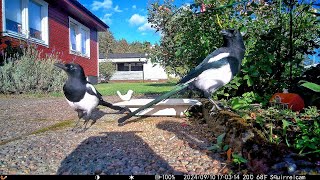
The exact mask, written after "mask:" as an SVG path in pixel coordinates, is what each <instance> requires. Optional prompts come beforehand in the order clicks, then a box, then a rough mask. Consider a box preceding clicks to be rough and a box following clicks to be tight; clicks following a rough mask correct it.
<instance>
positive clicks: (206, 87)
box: [118, 29, 245, 124]
mask: <svg viewBox="0 0 320 180" xmlns="http://www.w3.org/2000/svg"><path fill="white" fill-rule="evenodd" d="M221 34H222V36H223V45H222V47H220V48H218V49H216V50H215V51H213V52H212V53H211V54H209V55H208V56H207V57H206V58H205V59H204V60H203V61H202V62H201V63H200V64H199V65H198V66H197V67H195V68H194V69H193V70H191V71H190V72H189V73H188V74H187V75H186V76H185V77H184V78H182V79H181V80H180V81H179V82H178V84H177V86H176V87H175V88H174V89H173V90H171V91H170V92H168V93H166V94H164V95H162V96H160V97H158V98H156V99H155V100H153V101H151V102H150V103H148V104H146V105H144V106H142V107H140V108H138V109H137V110H135V111H133V112H131V113H129V114H127V115H126V116H124V117H122V118H120V119H119V120H118V123H120V124H121V123H123V122H124V121H125V120H127V119H129V118H130V117H132V116H134V115H135V114H137V113H139V112H140V111H142V110H144V109H146V108H149V107H151V106H152V105H154V104H156V103H158V102H160V101H162V100H164V99H167V98H168V97H170V96H171V95H173V94H175V93H177V92H179V91H181V90H183V89H185V88H187V87H189V86H194V87H196V88H197V89H199V90H201V91H202V92H203V93H204V95H205V97H206V98H208V99H209V100H210V102H212V103H213V104H214V107H216V108H218V109H220V108H219V107H218V106H217V105H216V103H215V102H214V101H213V100H212V99H211V94H212V93H213V92H215V91H217V90H218V89H219V88H221V87H223V86H224V85H226V84H227V83H229V82H230V81H231V80H232V79H233V77H234V76H235V75H236V74H237V73H238V72H239V71H240V66H241V62H242V59H243V58H244V54H245V46H244V42H243V39H242V35H241V33H240V32H239V31H238V30H235V29H228V30H222V31H221ZM213 109H214V108H213ZM213 109H211V111H212V110H213Z"/></svg>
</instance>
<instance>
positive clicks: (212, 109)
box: [208, 98, 222, 116]
mask: <svg viewBox="0 0 320 180" xmlns="http://www.w3.org/2000/svg"><path fill="white" fill-rule="evenodd" d="M208 99H209V101H210V102H211V103H212V104H213V107H212V108H211V110H210V111H209V112H210V116H212V115H214V114H215V110H219V111H221V110H222V109H221V108H220V107H219V106H218V105H217V103H216V102H214V101H213V100H212V99H211V98H208Z"/></svg>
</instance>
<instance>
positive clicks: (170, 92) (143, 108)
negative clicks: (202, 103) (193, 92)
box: [118, 83, 189, 123]
mask: <svg viewBox="0 0 320 180" xmlns="http://www.w3.org/2000/svg"><path fill="white" fill-rule="evenodd" d="M188 86H189V83H185V84H180V85H177V86H176V87H175V88H174V89H173V90H171V91H169V92H167V93H165V94H163V95H162V96H160V97H158V98H156V99H155V100H153V101H151V102H149V103H148V104H146V105H144V106H141V107H140V108H138V109H137V110H135V111H133V112H131V113H129V114H127V115H126V116H124V117H122V118H120V119H118V123H123V122H124V121H126V120H127V119H129V118H131V117H132V116H134V115H136V114H137V113H139V112H140V111H142V110H145V109H147V108H149V107H151V106H152V105H154V104H157V103H159V102H160V101H162V100H164V99H167V98H168V97H170V96H172V95H173V94H175V93H177V92H179V91H181V90H183V89H185V88H187V87H188Z"/></svg>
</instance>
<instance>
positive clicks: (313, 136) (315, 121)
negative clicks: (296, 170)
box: [294, 107, 320, 154]
mask: <svg viewBox="0 0 320 180" xmlns="http://www.w3.org/2000/svg"><path fill="white" fill-rule="evenodd" d="M301 117H303V119H301V118H297V126H298V127H299V129H300V131H301V133H300V134H298V136H297V137H296V138H295V145H294V146H295V148H296V149H298V150H300V151H299V153H300V154H302V153H303V152H305V151H307V152H306V153H305V154H309V153H318V154H320V151H319V149H320V144H319V142H320V116H319V113H318V110H317V108H316V107H310V108H308V109H307V110H306V111H305V113H303V114H301Z"/></svg>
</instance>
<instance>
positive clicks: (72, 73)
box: [54, 63, 128, 127]
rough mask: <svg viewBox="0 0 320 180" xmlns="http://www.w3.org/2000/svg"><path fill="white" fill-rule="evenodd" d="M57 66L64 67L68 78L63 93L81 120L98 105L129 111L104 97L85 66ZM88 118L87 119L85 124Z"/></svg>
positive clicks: (72, 64)
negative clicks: (89, 80)
mask: <svg viewBox="0 0 320 180" xmlns="http://www.w3.org/2000/svg"><path fill="white" fill-rule="evenodd" d="M54 65H55V66H56V67H59V68H61V69H63V70H64V71H65V72H66V73H67V75H68V79H67V81H66V82H65V84H64V86H63V93H64V95H65V97H66V99H67V102H68V104H69V105H70V106H71V107H72V108H73V109H74V110H75V111H77V112H78V117H79V120H78V122H77V123H76V125H75V127H76V126H77V125H78V123H79V122H80V119H81V118H82V117H85V115H86V117H87V118H90V115H91V113H92V111H93V110H94V109H95V108H96V107H97V106H98V105H102V106H106V107H109V108H111V109H114V110H119V111H122V112H124V111H127V110H128V109H126V108H124V107H120V106H114V105H112V104H111V103H108V102H106V101H104V100H103V99H102V95H101V94H100V93H99V92H98V91H97V90H96V89H95V88H94V86H93V85H92V84H91V83H89V82H88V81H87V80H86V77H85V74H84V71H83V68H82V67H81V66H80V65H79V64H75V63H67V64H62V63H55V64H54ZM87 121H88V120H85V124H86V123H87Z"/></svg>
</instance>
